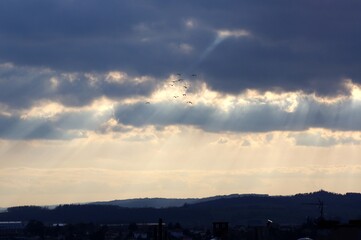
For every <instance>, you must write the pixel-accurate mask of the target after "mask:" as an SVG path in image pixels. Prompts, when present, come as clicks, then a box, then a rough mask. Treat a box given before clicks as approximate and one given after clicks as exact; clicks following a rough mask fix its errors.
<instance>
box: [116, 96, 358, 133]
mask: <svg viewBox="0 0 361 240" xmlns="http://www.w3.org/2000/svg"><path fill="white" fill-rule="evenodd" d="M115 117H116V119H117V120H118V121H119V122H121V123H122V124H125V125H132V126H136V127H141V126H146V125H155V126H160V127H163V126H167V125H188V126H194V127H197V128H200V129H203V130H205V131H210V132H228V131H229V132H269V131H304V130H307V129H310V128H323V129H330V130H340V131H361V125H360V124H359V123H360V122H361V103H360V102H358V101H352V100H344V101H339V102H337V103H334V104H328V103H322V102H318V101H316V100H315V99H313V98H311V97H303V98H301V99H299V103H298V106H297V107H296V108H295V109H294V110H293V111H291V112H290V111H286V110H285V109H283V108H281V107H280V106H279V105H276V104H272V103H264V102H259V103H257V102H255V103H249V104H245V105H240V106H236V107H233V108H231V109H230V110H228V111H224V110H222V109H220V108H217V107H215V106H206V105H193V106H191V107H189V106H185V105H184V104H176V105H170V104H150V105H149V104H135V105H119V106H118V107H117V108H116V109H115Z"/></svg>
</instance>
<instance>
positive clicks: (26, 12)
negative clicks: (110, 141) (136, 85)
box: [0, 0, 361, 95]
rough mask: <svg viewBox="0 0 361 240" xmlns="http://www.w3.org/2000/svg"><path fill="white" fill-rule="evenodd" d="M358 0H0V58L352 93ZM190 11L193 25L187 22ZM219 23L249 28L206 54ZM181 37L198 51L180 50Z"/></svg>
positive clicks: (227, 85) (219, 83)
mask: <svg viewBox="0 0 361 240" xmlns="http://www.w3.org/2000/svg"><path fill="white" fill-rule="evenodd" d="M360 10H361V2H360V1H358V0H345V1H339V0H329V1H325V0H302V1H301V0H295V1H289V0H278V1H269V2H265V1H257V0H256V1H255V0H241V1H240V0H228V1H227V0H226V1H215V0H201V1H191V0H188V1H160V0H156V1H146V0H140V1H132V0H124V1H115V0H109V1H97V0H89V1H86V2H84V1H70V0H66V1H47V0H29V1H26V2H24V1H21V0H4V1H1V3H0V60H1V61H3V62H13V63H15V64H18V65H30V66H46V67H50V68H52V69H55V70H59V71H99V72H102V71H107V70H113V69H121V70H124V71H126V72H129V73H130V74H135V75H144V74H146V75H151V76H154V77H164V76H168V75H169V74H170V73H174V72H178V71H192V72H193V71H194V72H196V73H198V74H199V75H200V76H202V78H204V79H206V81H207V82H208V84H209V85H210V86H211V87H212V88H214V89H216V90H219V91H225V92H239V91H242V90H244V89H246V88H256V89H260V90H267V89H273V88H280V89H283V90H299V89H300V90H304V91H305V92H314V91H316V92H317V93H319V94H332V95H334V94H340V93H346V91H347V90H346V89H344V88H343V86H342V84H341V79H342V78H352V79H353V81H354V82H356V83H361V68H360V65H361V48H360V47H359V39H361V28H360V27H359V23H360V22H361V15H360V14H359V13H360ZM188 19H193V20H194V22H195V23H196V25H195V28H193V29H190V28H187V27H186V26H185V22H186V21H187V20H188ZM217 29H229V30H236V29H245V30H247V31H249V32H250V33H251V34H252V36H250V37H244V38H228V39H225V40H224V41H222V42H221V43H220V44H219V45H218V46H217V47H216V48H215V49H214V50H213V51H211V52H210V53H209V54H208V55H207V56H206V58H205V59H203V60H202V61H200V59H199V58H200V56H201V55H202V54H203V53H204V51H205V50H206V49H207V47H208V46H210V45H211V44H212V43H213V42H214V41H215V38H216V34H215V32H214V31H215V30H217ZM182 43H186V44H189V46H192V47H193V51H191V52H189V53H187V54H184V53H181V51H180V49H177V48H178V47H180V46H181V44H182Z"/></svg>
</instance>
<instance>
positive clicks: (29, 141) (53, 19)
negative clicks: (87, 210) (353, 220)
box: [0, 0, 361, 207]
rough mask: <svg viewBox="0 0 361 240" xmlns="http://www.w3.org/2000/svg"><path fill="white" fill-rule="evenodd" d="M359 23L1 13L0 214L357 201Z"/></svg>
mask: <svg viewBox="0 0 361 240" xmlns="http://www.w3.org/2000/svg"><path fill="white" fill-rule="evenodd" d="M360 10H361V2H360V1H357V0H346V1H337V0H329V1H324V0H302V1H301V0H296V1H289V0H280V1H276V2H259V1H255V0H225V1H215V0H200V1H191V0H185V1H161V0H154V1H147V0H139V1H132V0H123V1H116V0H109V1H106V2H101V1H98V0H87V1H77V0H63V1H60V0H55V1H48V0H28V1H21V0H3V1H1V2H0V195H1V198H0V206H1V207H7V206H16V205H52V204H59V203H75V202H90V201H101V200H111V199H128V198H143V197H168V198H191V197H206V196H214V195H227V194H231V193H260V194H269V195H289V194H296V193H305V192H314V191H318V190H319V189H326V190H327V191H331V192H336V193H346V192H361V185H360V184H359V179H361V164H360V157H359V156H360V152H361V148H360V144H361V132H360V130H361V124H360V123H361V65H360V63H361V54H360V53H361V48H360V47H359V39H360V37H361V29H360V27H359V23H360V21H361V15H360V14H359V13H360Z"/></svg>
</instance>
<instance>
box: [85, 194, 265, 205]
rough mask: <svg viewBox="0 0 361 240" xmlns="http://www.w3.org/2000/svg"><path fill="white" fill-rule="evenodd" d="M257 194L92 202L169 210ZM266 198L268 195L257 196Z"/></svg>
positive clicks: (92, 203)
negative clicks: (170, 208)
mask: <svg viewBox="0 0 361 240" xmlns="http://www.w3.org/2000/svg"><path fill="white" fill-rule="evenodd" d="M251 195H255V194H231V195H219V196H214V197H206V198H184V199H182V198H135V199H125V200H112V201H99V202H91V203H88V204H91V205H94V204H95V205H113V206H119V207H127V208H148V207H150V208H169V207H182V206H184V205H186V204H195V203H201V202H207V201H211V200H217V199H225V198H235V197H240V196H251ZM257 196H266V195H261V194H260V195H257Z"/></svg>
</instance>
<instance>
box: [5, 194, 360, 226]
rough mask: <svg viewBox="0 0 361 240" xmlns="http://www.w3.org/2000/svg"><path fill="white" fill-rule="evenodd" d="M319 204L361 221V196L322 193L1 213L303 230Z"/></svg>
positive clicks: (8, 217)
mask: <svg viewBox="0 0 361 240" xmlns="http://www.w3.org/2000/svg"><path fill="white" fill-rule="evenodd" d="M320 201H322V202H324V213H325V217H326V218H328V219H333V220H335V219H336V220H340V221H348V220H350V219H361V208H360V203H361V194H359V193H347V194H344V195H342V194H335V193H330V192H326V191H319V192H314V193H307V194H296V195H292V196H268V195H232V196H231V197H229V196H225V197H221V196H219V197H215V198H210V199H208V200H207V201H200V202H195V203H187V204H183V205H182V206H181V207H167V208H166V207H164V208H154V207H142V208H129V207H120V206H115V205H103V204H84V205H61V206H58V207H56V208H54V209H47V208H43V207H33V206H24V207H13V208H8V211H7V212H3V213H0V221H27V220H30V219H37V220H40V221H43V222H50V223H56V222H62V223H64V222H65V223H79V222H94V223H131V222H156V221H157V219H158V218H163V219H164V221H165V222H168V223H169V222H173V223H176V222H179V223H181V224H182V225H184V226H209V225H210V224H211V223H212V222H214V221H228V222H229V223H230V224H233V225H235V224H243V225H259V224H261V225H262V224H265V222H266V220H267V219H271V220H273V221H274V222H277V223H285V224H301V223H303V222H305V221H306V219H307V218H310V219H316V218H317V217H319V215H320V208H319V205H318V204H319V202H320ZM148 206H149V205H148Z"/></svg>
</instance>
